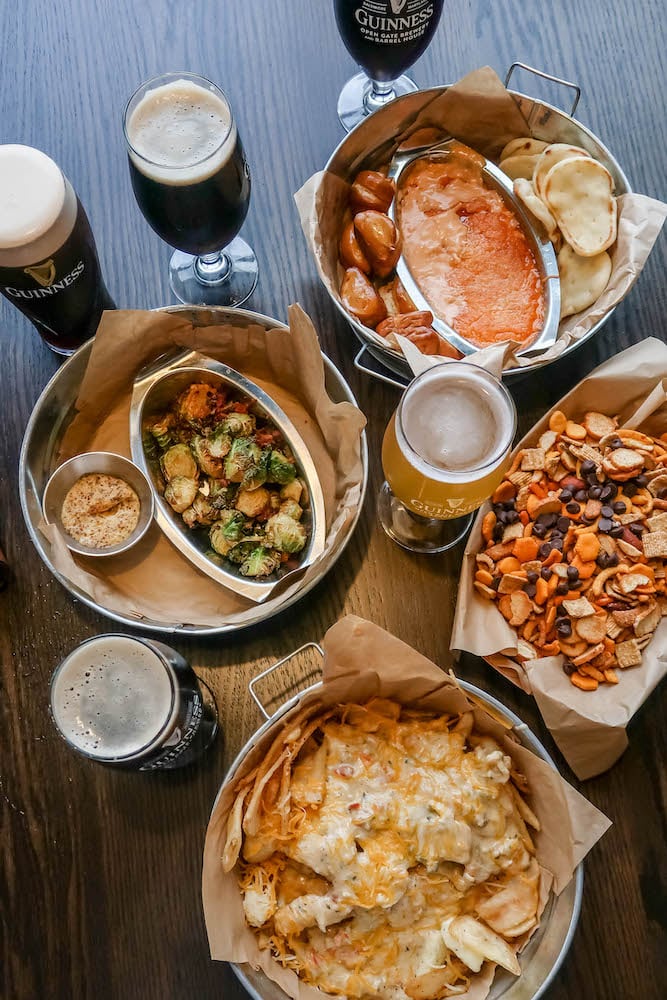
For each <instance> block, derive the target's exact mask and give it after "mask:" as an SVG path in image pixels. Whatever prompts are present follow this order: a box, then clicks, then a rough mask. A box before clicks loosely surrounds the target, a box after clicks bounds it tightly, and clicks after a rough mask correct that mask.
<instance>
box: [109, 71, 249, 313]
mask: <svg viewBox="0 0 667 1000" xmlns="http://www.w3.org/2000/svg"><path fill="white" fill-rule="evenodd" d="M123 131H124V134H125V142H126V145H127V154H128V163H129V168H130V178H131V181H132V188H133V190H134V194H135V197H136V199H137V203H138V205H139V208H140V209H141V211H142V213H143V215H144V218H145V219H146V221H147V222H148V224H149V225H150V226H151V227H152V228H153V229H154V230H155V232H156V233H157V234H158V236H160V237H161V238H162V239H163V240H164V241H165V242H166V243H169V244H170V246H172V247H175V248H176V252H175V253H174V254H173V256H172V258H171V262H170V265H169V282H170V285H171V289H172V291H173V293H174V295H175V296H176V298H177V299H179V300H180V301H181V302H185V303H188V304H190V305H224V306H237V305H240V304H241V303H242V302H245V300H246V299H247V298H248V297H249V296H250V295H251V294H252V292H253V291H254V289H255V285H256V284H257V277H258V273H259V272H258V265H257V258H256V257H255V254H254V253H253V251H252V250H251V248H250V247H249V246H248V244H247V243H246V242H245V240H242V239H240V238H239V237H238V235H237V234H238V232H239V230H240V229H241V226H242V225H243V222H244V220H245V217H246V215H247V213H248V207H249V204H250V170H249V168H248V163H247V161H246V158H245V154H244V152H243V145H242V143H241V139H240V137H239V134H238V130H237V127H236V122H235V121H234V116H233V114H232V109H231V106H230V104H229V101H228V100H227V98H226V96H225V95H224V93H223V92H222V91H221V90H220V89H219V87H216V85H215V84H214V83H211V82H210V80H206V79H204V77H201V76H196V75H195V74H193V73H166V74H165V75H163V76H159V77H156V78H155V79H153V80H148V81H147V82H146V83H144V84H142V85H141V87H139V89H138V90H137V91H136V92H135V93H134V94H133V95H132V97H131V98H130V100H129V101H128V104H127V107H126V108H125V114H124V117H123Z"/></svg>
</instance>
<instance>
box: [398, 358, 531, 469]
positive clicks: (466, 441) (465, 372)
mask: <svg viewBox="0 0 667 1000" xmlns="http://www.w3.org/2000/svg"><path fill="white" fill-rule="evenodd" d="M401 424H402V428H403V432H404V434H405V438H406V440H407V442H408V444H409V445H410V447H411V448H412V450H413V451H414V452H415V453H416V456H419V459H420V460H419V459H418V461H417V465H418V466H419V468H421V470H422V471H423V472H424V473H425V474H427V475H430V476H431V478H433V472H434V470H437V471H438V472H440V473H441V475H442V478H443V479H446V480H449V479H458V478H459V477H461V478H463V479H465V478H469V474H470V473H471V472H472V471H473V470H477V469H480V468H481V467H484V466H486V465H488V464H489V463H491V462H493V461H494V460H498V459H500V458H501V457H502V455H503V454H504V452H505V451H506V449H507V448H508V446H509V445H510V444H511V441H512V434H513V428H514V416H513V410H512V407H511V404H510V403H509V401H508V399H507V397H506V396H505V393H504V391H503V389H502V388H501V386H500V385H499V384H498V383H496V382H495V380H492V379H489V378H488V377H487V373H486V372H484V371H482V370H481V369H477V368H475V367H474V366H473V365H454V364H452V365H451V366H450V365H449V364H444V365H439V366H438V367H436V368H433V369H431V370H430V371H429V372H427V373H426V374H425V375H423V376H422V377H421V380H420V383H419V385H416V386H415V391H414V392H413V393H411V394H409V395H408V396H406V398H405V399H404V401H403V405H402V413H401Z"/></svg>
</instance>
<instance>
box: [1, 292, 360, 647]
mask: <svg viewBox="0 0 667 1000" xmlns="http://www.w3.org/2000/svg"><path fill="white" fill-rule="evenodd" d="M157 311H159V312H169V313H179V314H180V315H182V316H184V317H186V318H187V319H189V320H190V322H192V323H193V325H194V326H213V325H216V324H224V323H234V324H235V325H237V326H251V325H256V324H259V325H260V326H263V327H265V329H267V330H269V329H276V328H282V329H286V327H285V324H284V323H279V322H278V321H277V320H273V319H271V318H270V317H268V316H263V315H261V314H259V313H254V312H250V311H248V310H245V309H222V308H219V309H208V308H199V307H196V306H167V307H166V308H164V309H161V310H157ZM92 344H93V342H92V340H89V341H88V342H87V343H86V344H83V346H82V347H80V348H79V350H78V351H76V353H75V354H73V355H72V357H71V358H69V359H68V360H67V361H66V362H65V363H64V364H63V365H62V367H61V368H60V369H59V370H58V371H57V372H56V374H55V375H54V376H53V378H52V379H51V381H50V382H49V383H48V384H47V386H46V387H45V389H44V390H43V392H42V394H41V396H40V397H39V399H38V400H37V402H36V403H35V406H34V409H33V411H32V414H31V416H30V419H29V421H28V425H27V427H26V430H25V434H24V437H23V444H22V447H21V455H20V459H19V494H20V499H21V508H22V510H23V517H24V519H25V523H26V527H27V529H28V533H29V535H30V538H31V539H32V542H33V544H34V546H35V548H36V549H37V552H38V553H39V555H40V556H41V558H42V560H43V562H44V563H45V565H46V566H47V567H48V568H49V570H50V571H51V573H52V574H53V575H54V576H55V578H56V579H57V580H58V581H59V582H60V583H62V585H63V586H64V587H65V588H66V589H67V590H68V591H69V592H70V594H71V595H72V596H73V597H76V598H77V600H79V601H82V602H83V603H84V604H87V605H88V607H89V608H92V609H93V610H94V611H99V612H100V614H102V615H105V616H106V617H107V618H111V619H112V620H113V621H116V622H119V623H120V624H122V625H130V626H133V627H134V628H141V629H145V630H147V631H150V632H161V633H165V634H174V633H178V634H183V635H220V634H223V633H225V632H231V631H240V630H241V629H242V628H249V627H251V626H252V625H256V624H258V623H259V622H262V621H266V620H267V619H268V618H271V617H272V616H273V615H276V614H279V612H281V611H284V610H285V609H286V608H288V607H290V606H291V605H292V604H295V603H296V602H297V601H298V600H300V599H301V598H302V597H305V595H306V594H307V593H308V592H309V591H311V590H312V589H313V587H315V586H316V585H317V584H318V583H319V582H320V580H321V579H322V578H323V577H324V576H325V575H326V574H327V573H328V572H329V570H330V569H331V568H332V567H333V566H334V564H335V563H336V561H337V560H338V558H339V557H340V555H341V554H342V553H343V551H344V549H345V546H346V545H347V543H348V541H349V540H350V537H351V535H352V532H353V531H354V529H355V527H356V524H357V521H358V519H359V515H360V513H361V508H362V506H363V502H364V497H365V495H366V486H367V484H368V443H367V439H366V432H365V431H364V432H363V433H362V438H361V460H362V466H363V478H362V483H361V491H360V496H359V500H358V504H357V507H356V511H355V516H354V518H353V519H352V520H351V521H350V522H349V523H348V524H347V526H346V527H345V529H344V531H343V532H342V534H341V535H340V536H339V539H338V540H337V542H336V544H335V545H334V546H333V547H332V549H331V551H330V553H329V554H328V555H327V556H325V558H324V560H323V563H322V566H321V567H320V570H319V572H318V573H317V574H315V576H314V577H313V578H312V579H311V580H309V581H308V582H306V583H305V584H304V586H303V587H301V588H299V589H298V590H297V591H296V592H294V593H292V594H290V595H288V596H287V597H285V598H284V599H281V598H280V597H277V598H275V599H273V600H270V601H268V602H267V603H266V604H262V605H258V606H257V607H256V608H254V609H253V611H252V614H251V615H250V614H249V618H248V620H247V621H246V622H244V623H243V624H242V625H239V624H238V623H237V622H233V623H229V624H223V625H213V626H208V625H188V624H181V623H173V624H169V623H167V624H165V623H164V622H159V621H154V620H152V619H151V618H136V617H133V616H129V615H124V614H121V613H118V612H116V611H113V610H111V609H109V608H106V607H104V606H103V605H101V604H98V603H97V602H96V601H95V600H93V598H92V597H90V596H89V595H88V594H86V593H84V591H82V590H81V589H80V588H79V587H78V586H77V585H76V584H75V583H73V582H72V581H71V580H69V579H68V578H67V577H66V576H64V575H63V574H62V573H61V572H59V571H58V570H57V569H56V567H55V566H54V564H53V562H52V560H51V554H50V546H49V543H48V541H47V540H46V539H45V538H44V536H43V535H42V534H41V532H40V530H39V522H40V520H41V517H42V510H41V498H42V494H43V492H44V487H45V486H46V483H47V482H48V479H49V477H50V475H51V473H52V472H53V470H54V469H55V468H56V466H57V465H58V459H57V454H58V448H59V445H60V442H61V440H62V438H63V436H64V433H65V431H66V429H67V427H68V426H69V424H70V422H71V421H72V419H73V417H74V412H75V411H74V406H75V403H76V398H77V394H78V391H79V386H80V384H81V380H82V378H83V375H84V372H85V370H86V366H87V364H88V358H89V356H90V351H91V348H92ZM322 360H323V362H324V372H325V384H326V388H327V391H328V393H329V395H330V396H331V398H332V399H333V400H334V402H343V401H346V402H350V403H353V404H354V405H355V406H356V405H357V401H356V399H355V397H354V395H353V393H352V390H351V389H350V387H349V385H348V384H347V382H346V381H345V379H344V378H343V376H342V375H341V373H340V372H339V371H338V369H337V368H336V366H335V365H334V364H333V362H332V361H330V359H329V358H327V356H326V355H325V354H323V355H322Z"/></svg>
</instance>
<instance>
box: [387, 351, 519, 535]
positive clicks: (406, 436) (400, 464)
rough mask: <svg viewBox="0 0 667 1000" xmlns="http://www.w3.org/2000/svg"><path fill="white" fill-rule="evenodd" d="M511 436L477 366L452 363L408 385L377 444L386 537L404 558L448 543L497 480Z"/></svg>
mask: <svg viewBox="0 0 667 1000" xmlns="http://www.w3.org/2000/svg"><path fill="white" fill-rule="evenodd" d="M515 431H516V409H515V407H514V402H513V401H512V397H511V396H510V394H509V392H508V391H507V389H506V388H505V386H504V385H503V384H502V382H499V381H498V379H496V378H494V377H493V375H490V374H489V372H487V371H485V370H484V369H483V368H478V367H477V366H476V365H472V364H469V363H467V362H459V361H452V362H447V363H445V364H442V365H437V366H436V367H434V368H429V369H428V370H427V371H425V372H424V373H423V374H421V375H419V376H418V377H417V378H416V379H414V381H413V382H411V383H410V385H409V386H408V388H407V390H406V392H405V394H404V395H403V398H402V399H401V402H400V403H399V405H398V409H397V410H396V412H395V413H394V415H393V417H392V418H391V420H390V422H389V425H388V427H387V430H386V433H385V436H384V441H383V443H382V468H383V469H384V474H385V477H386V482H385V483H384V484H383V486H382V488H381V490H380V495H379V497H378V516H379V518H380V522H381V524H382V526H383V528H384V529H385V531H386V532H387V534H388V535H389V536H390V537H391V538H393V539H394V541H395V542H398V544H399V545H402V546H403V548H405V549H410V550H411V551H412V552H444V551H445V550H446V549H450V548H451V547H452V546H453V545H456V543H457V542H458V541H460V539H461V538H462V537H463V536H464V535H465V533H466V531H467V530H468V528H469V527H470V524H471V523H472V518H473V515H472V514H471V513H470V512H471V511H475V510H476V509H477V508H478V507H480V506H481V504H482V503H483V502H484V501H485V500H487V499H488V498H489V497H490V496H491V494H492V493H493V492H494V490H495V489H496V487H497V486H498V484H499V483H500V481H501V480H502V478H503V475H504V474H505V472H506V470H507V466H508V464H509V457H510V451H511V448H512V441H513V439H514V434H515ZM513 514H516V511H514V512H513ZM517 516H518V515H517ZM508 523H509V522H508Z"/></svg>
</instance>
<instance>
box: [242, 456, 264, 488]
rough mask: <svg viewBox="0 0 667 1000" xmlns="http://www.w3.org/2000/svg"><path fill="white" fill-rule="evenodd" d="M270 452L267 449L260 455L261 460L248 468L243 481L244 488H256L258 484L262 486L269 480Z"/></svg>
mask: <svg viewBox="0 0 667 1000" xmlns="http://www.w3.org/2000/svg"><path fill="white" fill-rule="evenodd" d="M269 454H270V452H269V450H268V449H265V450H264V451H263V452H262V453H261V455H260V456H259V461H258V462H257V463H256V464H255V465H251V466H250V468H249V469H247V470H246V472H245V474H244V476H243V480H242V482H241V489H242V490H256V489H257V487H258V486H262V485H263V484H264V483H265V482H266V481H267V479H268V478H269V475H268V471H269Z"/></svg>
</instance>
